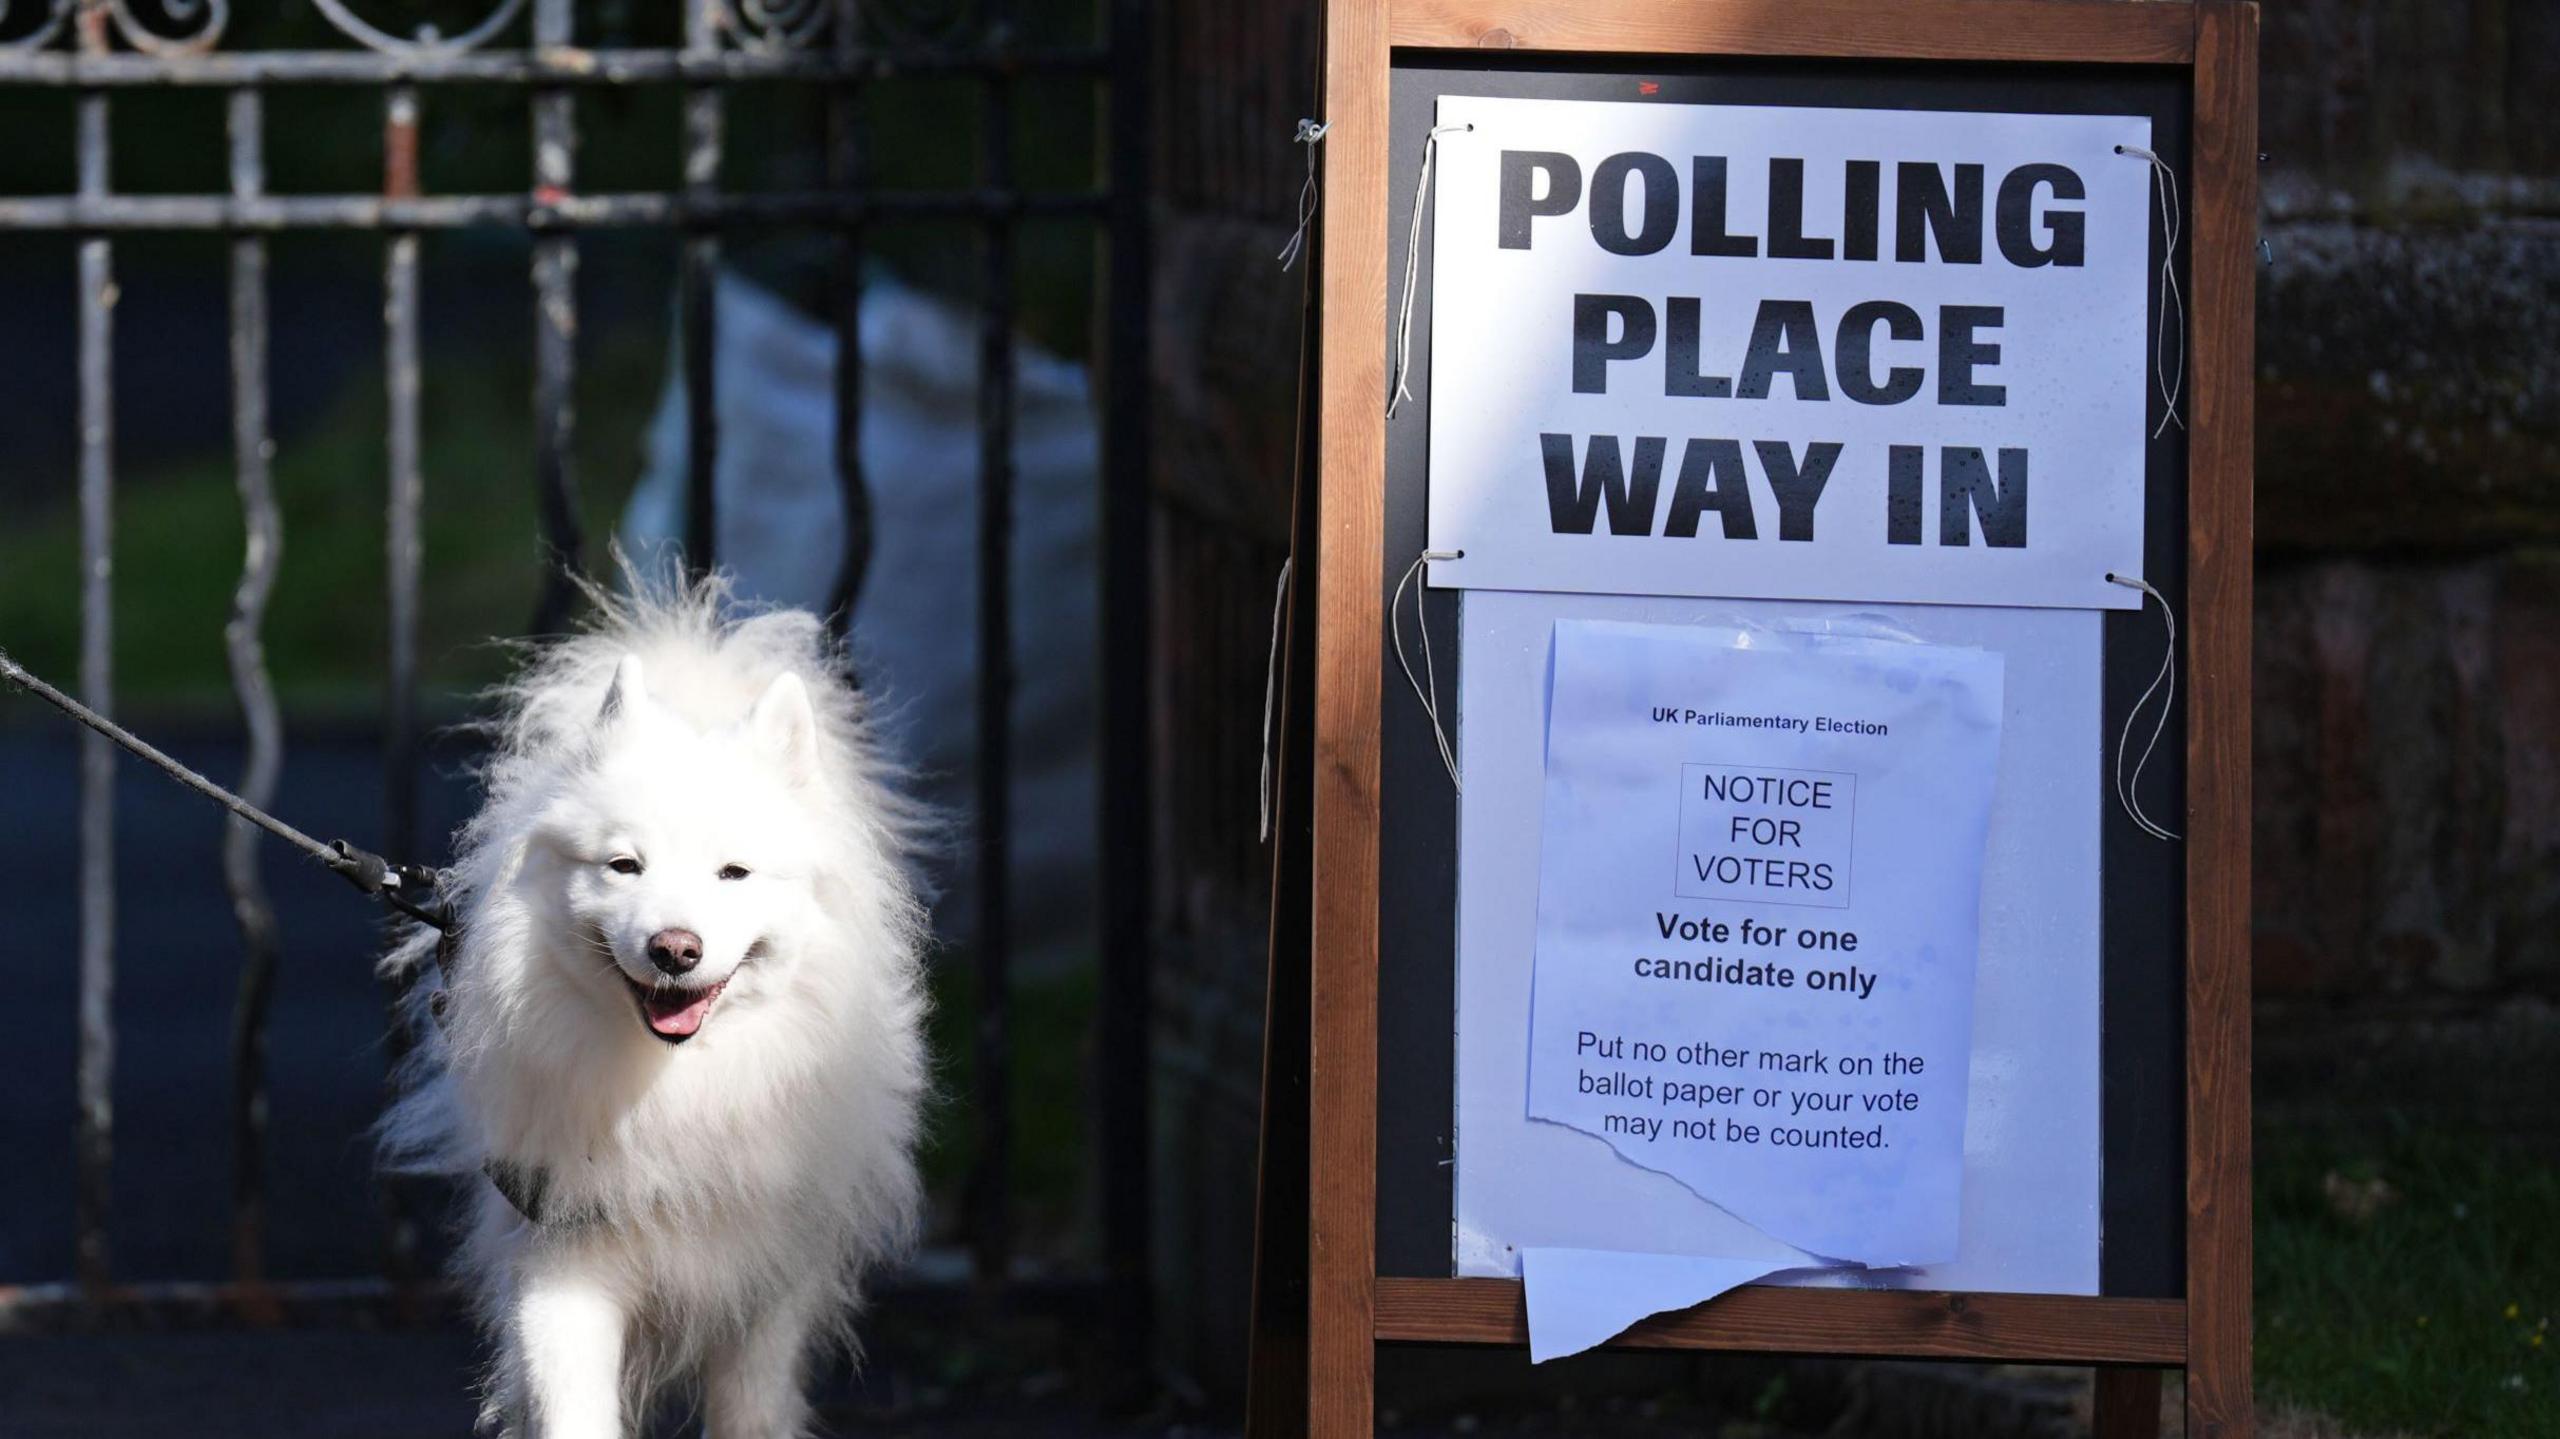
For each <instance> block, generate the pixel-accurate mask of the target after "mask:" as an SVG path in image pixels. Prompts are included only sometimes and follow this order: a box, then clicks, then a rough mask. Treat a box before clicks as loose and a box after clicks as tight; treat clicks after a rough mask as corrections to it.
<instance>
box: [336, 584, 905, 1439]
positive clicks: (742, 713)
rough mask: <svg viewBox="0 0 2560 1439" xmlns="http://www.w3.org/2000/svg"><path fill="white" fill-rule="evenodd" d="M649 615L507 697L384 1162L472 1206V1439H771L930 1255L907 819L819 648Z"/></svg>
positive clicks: (565, 643) (655, 601) (526, 678)
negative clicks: (475, 1316)
mask: <svg viewBox="0 0 2560 1439" xmlns="http://www.w3.org/2000/svg"><path fill="white" fill-rule="evenodd" d="M640 588H641V589H642V593H641V594H640V595H639V596H638V597H636V598H628V599H612V598H605V597H598V603H599V609H600V616H599V618H598V619H597V620H596V621H595V622H594V623H593V624H592V625H591V626H590V627H589V628H588V629H587V630H586V631H585V632H584V633H581V634H579V635H577V636H574V637H571V638H568V639H565V640H561V641H558V642H555V643H552V644H549V645H546V646H542V647H540V648H537V649H535V650H533V651H532V652H531V655H530V658H529V660H528V662H527V664H526V667H525V669H524V671H523V672H522V674H521V675H520V676H519V677H518V678H517V679H516V680H515V681H514V682H513V683H512V684H510V685H508V686H507V687H506V688H505V689H504V690H503V691H502V692H501V696H502V700H503V704H502V710H503V713H502V717H501V719H500V720H499V722H498V723H497V725H496V726H495V731H496V736H497V748H496V754H495V758H494V759H493V760H492V761H491V763H490V765H489V767H488V769H487V772H486V775H485V780H486V784H487V799H486V803H485V805H484V807H483V808H482V809H481V811H480V813H479V815H478V816H477V817H476V818H474V819H473V820H472V821H471V822H470V823H469V825H467V826H466V827H465V828H464V830H463V831H462V834H461V836H460V837H459V840H458V850H459V853H458V855H457V857H456V861H455V863H454V865H453V866H452V867H451V868H450V869H449V870H447V871H446V882H447V885H448V887H449V888H448V893H449V894H450V895H451V897H452V898H453V900H454V902H455V907H456V912H457V914H458V916H459V918H460V921H461V923H460V926H459V930H458V939H457V941H456V942H455V943H454V945H453V946H452V947H451V949H450V950H449V952H448V954H447V956H446V963H445V964H443V965H442V966H439V967H440V968H441V969H442V971H443V973H442V974H441V977H440V979H439V980H438V981H437V982H435V983H434V984H432V985H428V984H422V985H420V986H419V990H420V993H419V996H418V1000H419V1008H420V1011H421V1020H420V1023H419V1025H418V1028H419V1032H420V1034H421V1037H422V1040H423V1044H422V1046H421V1049H420V1051H419V1053H418V1054H417V1055H416V1057H415V1058H414V1059H413V1061H412V1063H411V1065H410V1068H409V1072H408V1073H407V1075H406V1093H405V1094H404V1097H403V1098H402V1099H401V1101H400V1103H399V1104H398V1105H396V1106H395V1107H394V1109H393V1111H392V1112H391V1114H390V1115H389V1116H388V1117H387V1118H386V1119H385V1121H384V1126H383V1140H384V1147H385V1150H386V1154H387V1155H388V1156H389V1158H390V1159H391V1161H392V1162H393V1163H394V1164H395V1165H398V1166H400V1167H404V1168H409V1169H429V1170H434V1171H440V1172H446V1173H453V1174H459V1175H463V1176H467V1178H466V1183H467V1185H468V1188H469V1194H468V1198H467V1206H468V1209H467V1217H466V1222H465V1224H464V1232H463V1236H462V1240H461V1245H460V1250H459V1253H458V1256H457V1263H458V1266H459V1268H460V1271H461V1273H462V1275H463V1277H464V1279H465V1280H466V1282H467V1283H468V1285H469V1286H470V1288H471V1289H472V1291H473V1292H474V1295H475V1297H476V1300H477V1304H478V1308H479V1312H480V1315H481V1318H482V1321H483V1323H484V1324H485V1325H486V1326H487V1327H488V1328H489V1330H490V1331H491V1332H492V1334H493V1337H494V1339H495V1341H496V1345H497V1350H498V1357H497V1362H496V1366H495V1370H494V1373H493V1375H492V1382H491V1384H490V1386H489V1391H488V1395H487V1402H486V1404H485V1406H484V1408H483V1410H482V1415H481V1419H482V1427H483V1428H484V1429H495V1430H497V1431H499V1432H501V1433H503V1434H505V1435H507V1436H510V1439H589V1436H595V1439H605V1436H621V1435H625V1434H627V1433H629V1432H631V1431H632V1430H633V1429H634V1428H635V1427H636V1426H637V1425H638V1424H640V1423H641V1422H642V1421H643V1419H644V1417H645V1415H646V1413H647V1411H648V1408H649V1406H650V1404H651V1402H652V1399H653V1396H655V1395H657V1394H659V1393H660V1392H662V1391H663V1390H665V1389H667V1388H668V1387H669V1386H676V1385H683V1386H698V1390H697V1391H696V1392H698V1393H699V1396H700V1399H701V1403H702V1405H703V1408H704V1410H705V1413H706V1417H707V1418H708V1420H709V1423H710V1430H711V1433H712V1434H713V1435H714V1436H716V1439H785V1437H786V1436H795V1435H800V1434H803V1433H805V1432H806V1430H807V1428H808V1424H809V1409H808V1403H807V1400H806V1399H805V1397H804V1396H803V1388H804V1382H805V1376H804V1374H803V1370H804V1367H805V1366H806V1365H807V1364H808V1362H809V1361H810V1360H811V1359H812V1357H813V1356H815V1355H816V1354H817V1353H818V1352H819V1351H820V1350H821V1349H822V1347H823V1346H824V1344H825V1343H826V1342H828V1341H830V1340H836V1341H843V1342H846V1343H850V1339H851V1334H850V1325H851V1321H852V1317H853V1314H854V1311H855V1309H856V1307H857V1306H858V1304H859V1302H860V1299H861V1294H862V1285H863V1281H864V1278H865V1276H866V1274H868V1273H869V1272H870V1271H871V1270H873V1269H874V1268H875V1267H876V1266H877V1265H879V1264H880V1263H881V1262H882V1261H883V1260H885V1259H889V1258H892V1257H894V1256H895V1255H897V1254H898V1253H899V1252H900V1251H901V1250H902V1249H903V1248H904V1247H906V1246H907V1245H908V1244H909V1243H911V1241H912V1237H913V1234H914V1231H915V1228H916V1220H917V1207H918V1185H917V1178H916V1171H915V1165H914V1163H913V1159H912V1151H913V1148H914V1142H915V1138H916V1124H917V1108H918V1104H919V1101H920V1099H921V1098H922V1096H923V1093H924V1090H925V1085H926V1062H925V1056H924V1049H923V1040H922V1036H921V1034H920V1029H921V1023H922V1019H923V1014H924V1001H923V998H922V994H921V987H920V981H919V974H918V952H919V948H920V945H921V943H922V940H923V935H924V914H923V908H922V903H921V900H920V898H919V895H918V891H917V888H916V885H915V883H914V880H913V878H912V870H911V865H910V859H911V855H912V853H913V848H914V840H915V838H916V835H917V830H918V826H917V812H916V810H915V809H914V808H913V806H912V805H910V804H909V803H908V802H907V801H905V800H903V799H902V798H900V797H899V796H898V794H897V793H896V792H895V791H894V789H893V788H892V779H893V778H894V776H893V775H892V774H891V773H890V771H889V770H888V768H887V766H886V765H885V764H884V762H883V761H882V760H881V759H880V757H879V756H878V755H877V754H876V753H875V751H874V750H873V748H872V744H871V741H870V740H869V738H868V737H867V734H866V730H865V727H864V723H863V718H862V706H861V702H860V700H859V699H858V697H857V696H856V694H855V693H854V691H853V690H852V689H851V688H850V687H849V686H848V685H847V684H846V683H844V681H843V680H842V679H841V678H839V677H838V675H839V670H838V666H837V664H836V663H835V659H836V655H835V651H834V649H833V647H832V645H831V644H830V642H829V640H828V637H827V633H826V630H825V628H824V627H823V626H822V625H821V623H820V622H819V620H818V619H817V618H816V617H814V616H812V615H809V614H806V613H803V612H799V611H783V612H771V613H761V614H750V615H745V616H739V615H735V614H733V613H731V612H730V609H729V607H728V605H727V603H726V597H725V592H724V591H723V590H722V588H721V587H720V586H719V585H718V584H717V583H713V584H707V585H702V586H696V587H693V588H690V589H684V588H668V587H662V588H659V589H657V590H655V591H652V590H650V588H649V587H647V586H645V585H644V586H641V587H640ZM435 949H436V943H435V937H434V936H433V935H432V934H431V933H421V934H418V935H413V936H411V937H409V938H408V939H407V940H406V941H405V942H404V943H403V944H402V945H401V946H400V947H399V948H398V949H397V950H396V951H395V952H394V953H393V955H392V956H391V958H390V959H389V960H387V961H386V965H387V966H389V967H391V968H394V969H402V968H407V967H409V966H414V965H420V964H423V963H425V962H426V961H427V960H429V959H430V958H431V957H433V955H434V953H435ZM425 1015H432V1016H433V1017H432V1019H427V1018H425V1017H424V1016H425Z"/></svg>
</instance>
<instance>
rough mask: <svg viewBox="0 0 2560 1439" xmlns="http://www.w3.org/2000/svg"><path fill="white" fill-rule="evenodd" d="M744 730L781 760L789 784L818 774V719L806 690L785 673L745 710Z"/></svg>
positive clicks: (796, 680) (795, 678)
mask: <svg viewBox="0 0 2560 1439" xmlns="http://www.w3.org/2000/svg"><path fill="white" fill-rule="evenodd" d="M747 731H748V733H750V734H752V735H754V736H755V737H756V739H757V740H758V741H759V742H761V743H762V744H764V745H765V747H766V748H767V749H769V750H770V751H771V752H772V753H773V754H774V755H775V756H777V757H778V758H779V759H780V760H781V761H782V768H783V773H784V774H786V775H788V776H789V777H790V780H791V782H792V783H793V784H805V783H807V782H808V781H809V780H810V779H812V778H814V777H815V776H816V775H817V773H818V716H817V712H816V711H814V710H812V709H811V708H809V687H808V686H806V685H804V684H802V683H801V682H800V676H798V675H796V674H793V673H791V672H790V671H788V670H786V671H784V672H783V673H781V674H779V675H777V676H775V677H774V681H773V683H772V684H769V685H767V686H765V691H764V693H763V694H761V695H759V696H757V697H756V702H755V706H754V708H752V709H750V710H748V711H747Z"/></svg>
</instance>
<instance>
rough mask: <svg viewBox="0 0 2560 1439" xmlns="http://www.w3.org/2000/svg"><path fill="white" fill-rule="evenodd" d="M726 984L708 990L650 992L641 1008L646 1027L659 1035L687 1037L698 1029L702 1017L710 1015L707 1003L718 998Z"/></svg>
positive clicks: (700, 1025) (709, 1006) (709, 1007)
mask: <svg viewBox="0 0 2560 1439" xmlns="http://www.w3.org/2000/svg"><path fill="white" fill-rule="evenodd" d="M726 985H727V981H726V980H723V981H722V982H721V983H719V984H715V985H713V986H711V987H710V988H709V989H661V990H651V991H650V992H649V995H648V999H647V1002H646V1005H645V1008H646V1009H647V1011H648V1015H649V1027H650V1028H651V1029H654V1030H656V1031H657V1032H658V1033H660V1034H673V1035H688V1034H691V1033H693V1032H694V1031H695V1030H697V1029H700V1028H702V1020H703V1016H705V1015H707V1014H709V1013H711V1001H713V1000H715V999H718V998H719V997H720V991H721V990H722V989H723V988H724V987H726Z"/></svg>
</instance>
